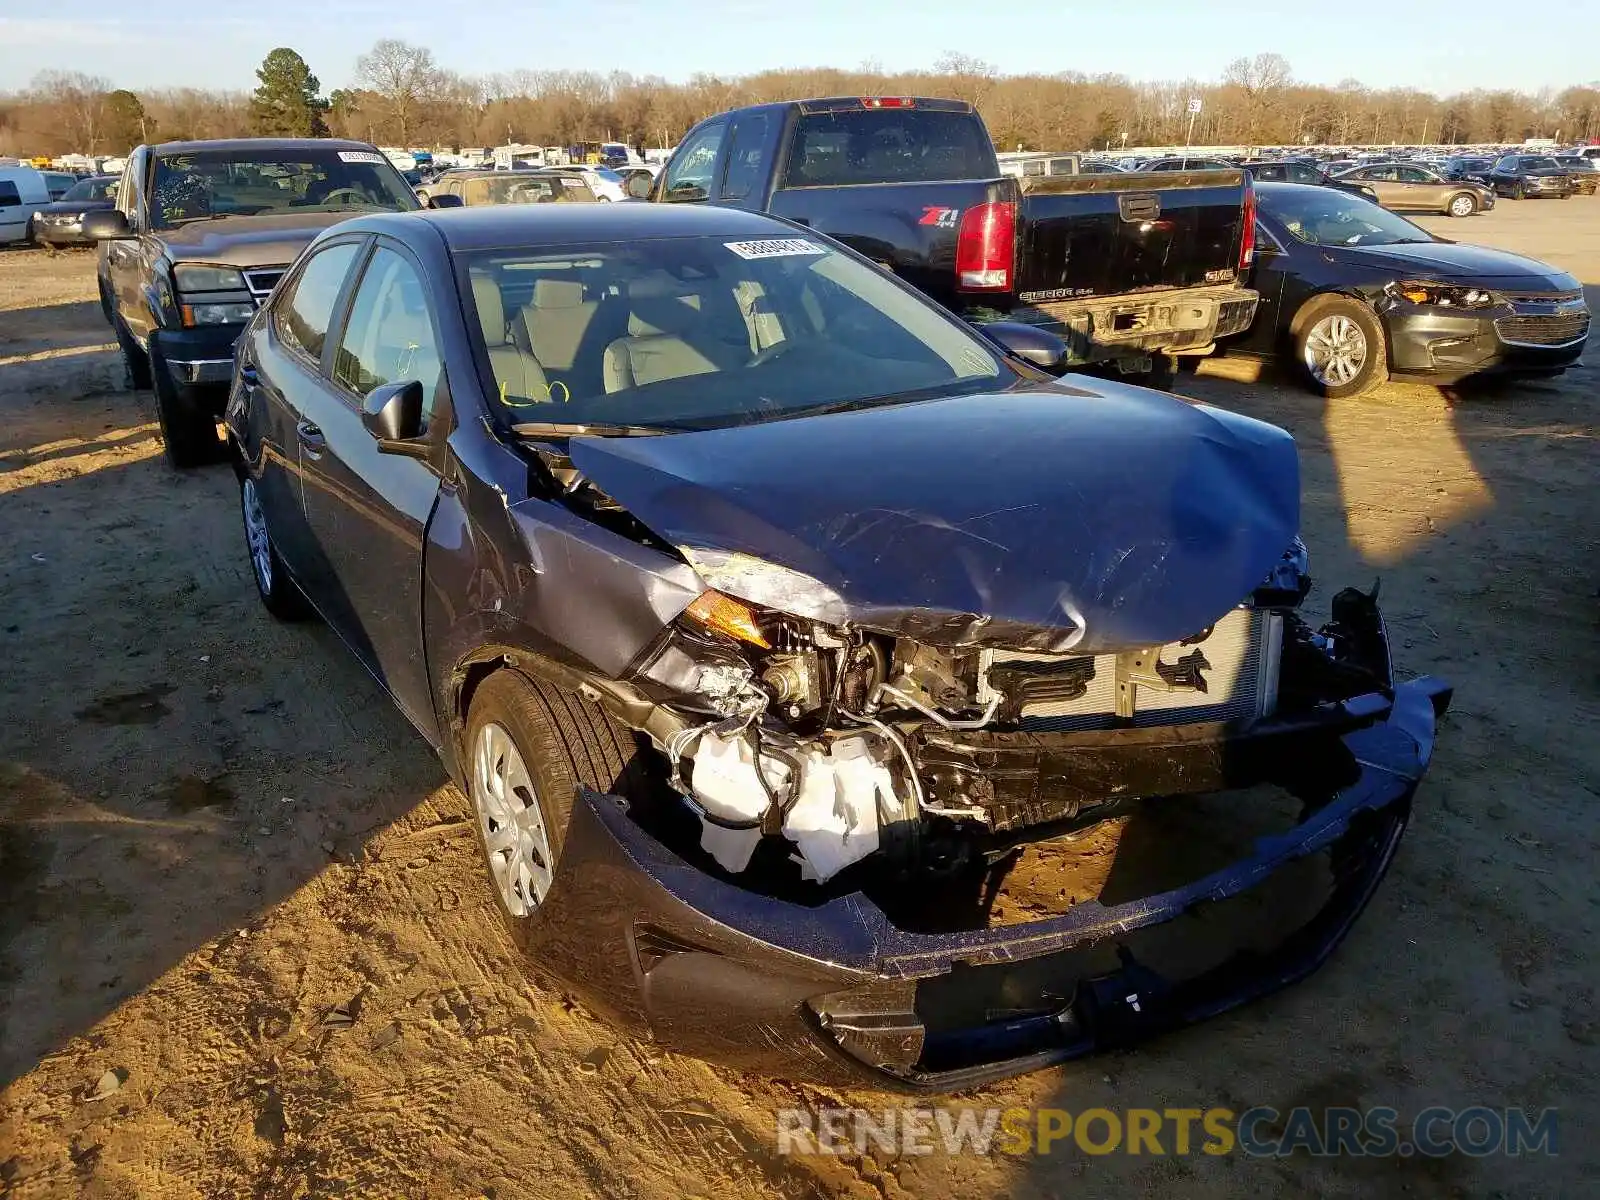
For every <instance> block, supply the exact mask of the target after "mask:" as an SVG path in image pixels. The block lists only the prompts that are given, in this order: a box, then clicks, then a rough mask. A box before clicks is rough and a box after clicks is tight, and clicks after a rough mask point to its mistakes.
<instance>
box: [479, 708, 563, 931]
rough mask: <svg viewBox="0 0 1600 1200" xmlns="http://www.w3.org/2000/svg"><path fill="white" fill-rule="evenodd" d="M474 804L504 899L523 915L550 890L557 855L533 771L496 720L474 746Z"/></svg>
mask: <svg viewBox="0 0 1600 1200" xmlns="http://www.w3.org/2000/svg"><path fill="white" fill-rule="evenodd" d="M472 804H473V807H474V808H475V809H476V810H477V815H478V828H479V830H480V832H481V833H482V834H483V847H484V851H485V852H486V853H487V855H488V858H489V872H490V874H491V875H492V876H493V877H494V886H495V890H496V891H498V892H499V893H500V900H501V903H503V904H504V905H505V906H506V911H507V912H509V913H510V914H511V915H512V916H514V917H525V916H527V915H529V914H530V913H531V912H533V910H534V909H536V908H537V907H539V905H540V904H541V903H542V902H543V900H544V898H545V895H546V894H547V893H548V892H549V890H550V879H551V875H552V867H553V865H554V855H553V854H552V853H551V850H550V835H549V833H548V832H547V831H546V829H545V824H544V813H543V811H542V810H541V809H540V808H539V798H538V795H537V792H536V789H535V788H534V783H533V777H532V776H531V775H530V774H529V772H528V767H527V764H526V763H525V762H523V759H522V754H521V752H520V751H519V750H518V749H517V746H516V743H515V742H513V741H512V740H511V734H510V733H508V732H507V731H506V729H505V727H504V726H503V725H499V724H496V723H495V722H493V721H491V722H489V723H488V724H486V725H484V727H483V728H482V729H480V730H478V737H477V740H476V742H475V743H474V744H473V747H472Z"/></svg>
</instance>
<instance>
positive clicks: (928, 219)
mask: <svg viewBox="0 0 1600 1200" xmlns="http://www.w3.org/2000/svg"><path fill="white" fill-rule="evenodd" d="M960 216H961V210H960V209H959V208H939V207H937V206H934V205H929V206H928V207H926V208H924V209H923V210H922V220H920V221H918V222H917V224H918V225H932V226H933V227H934V228H935V229H954V228H955V227H956V219H957V218H958V217H960Z"/></svg>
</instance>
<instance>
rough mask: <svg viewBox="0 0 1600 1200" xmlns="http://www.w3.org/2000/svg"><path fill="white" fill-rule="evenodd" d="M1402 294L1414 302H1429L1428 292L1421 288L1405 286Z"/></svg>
mask: <svg viewBox="0 0 1600 1200" xmlns="http://www.w3.org/2000/svg"><path fill="white" fill-rule="evenodd" d="M1400 294H1401V295H1402V296H1404V297H1405V298H1406V299H1407V300H1409V301H1411V303H1413V304H1426V303H1427V302H1428V293H1427V292H1425V291H1423V290H1422V289H1421V288H1404V289H1402V290H1401V292H1400Z"/></svg>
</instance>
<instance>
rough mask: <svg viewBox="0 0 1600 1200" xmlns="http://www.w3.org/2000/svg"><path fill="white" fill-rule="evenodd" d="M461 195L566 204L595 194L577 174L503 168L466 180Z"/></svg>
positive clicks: (472, 199)
mask: <svg viewBox="0 0 1600 1200" xmlns="http://www.w3.org/2000/svg"><path fill="white" fill-rule="evenodd" d="M461 198H462V200H463V201H464V202H465V203H467V204H566V203H573V202H583V201H589V200H593V199H594V198H595V197H594V193H593V192H591V191H590V190H589V185H588V184H586V183H584V182H583V180H582V179H580V178H579V177H578V176H576V175H531V174H530V175H513V174H509V173H507V172H504V171H502V172H500V173H498V174H496V175H484V176H480V177H479V178H477V179H469V180H467V182H466V183H465V185H463V187H462V197H461Z"/></svg>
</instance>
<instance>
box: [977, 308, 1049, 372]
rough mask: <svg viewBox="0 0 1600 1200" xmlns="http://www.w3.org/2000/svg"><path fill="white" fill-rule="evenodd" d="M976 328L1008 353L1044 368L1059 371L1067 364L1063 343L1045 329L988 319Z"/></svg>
mask: <svg viewBox="0 0 1600 1200" xmlns="http://www.w3.org/2000/svg"><path fill="white" fill-rule="evenodd" d="M977 330H978V332H979V333H981V334H983V336H984V337H986V338H988V339H989V340H990V341H991V342H993V343H994V344H995V345H997V346H999V347H1000V349H1002V350H1004V351H1005V352H1006V353H1007V354H1010V355H1012V356H1014V357H1016V358H1020V359H1022V360H1023V361H1024V362H1028V363H1032V364H1033V365H1034V366H1036V367H1041V368H1043V369H1044V370H1046V371H1051V372H1059V371H1060V370H1062V368H1064V367H1065V366H1066V365H1067V344H1066V342H1064V341H1062V340H1061V339H1060V338H1058V337H1057V336H1056V335H1055V334H1053V333H1051V332H1049V331H1048V330H1044V329H1039V328H1037V327H1036V326H1033V325H1024V324H1023V323H1022V322H1021V321H989V322H987V323H986V324H983V325H979V326H977Z"/></svg>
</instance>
